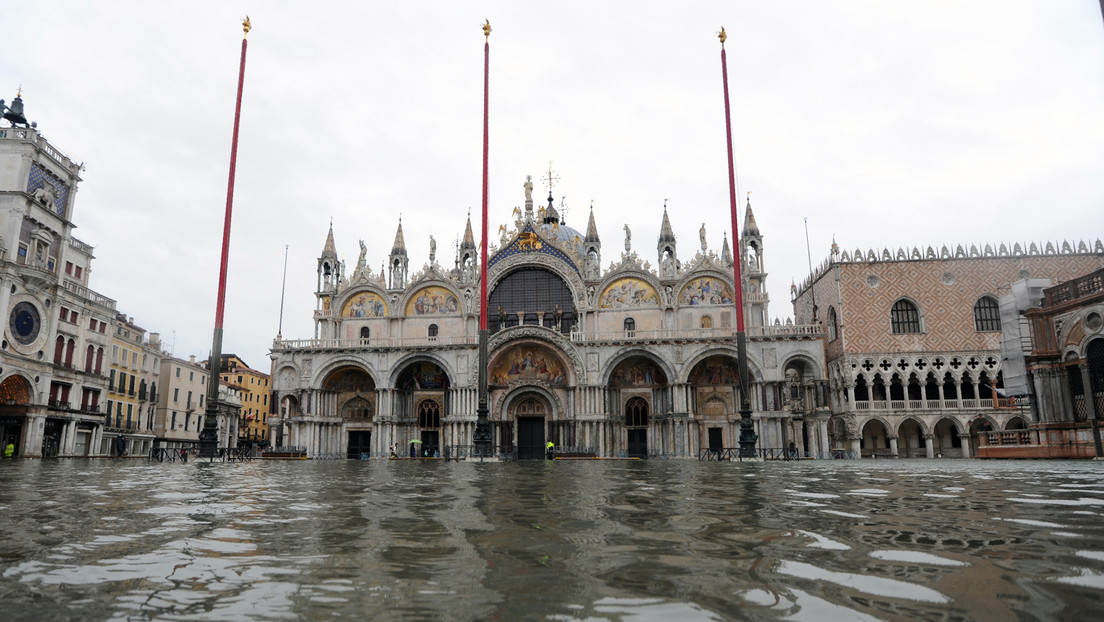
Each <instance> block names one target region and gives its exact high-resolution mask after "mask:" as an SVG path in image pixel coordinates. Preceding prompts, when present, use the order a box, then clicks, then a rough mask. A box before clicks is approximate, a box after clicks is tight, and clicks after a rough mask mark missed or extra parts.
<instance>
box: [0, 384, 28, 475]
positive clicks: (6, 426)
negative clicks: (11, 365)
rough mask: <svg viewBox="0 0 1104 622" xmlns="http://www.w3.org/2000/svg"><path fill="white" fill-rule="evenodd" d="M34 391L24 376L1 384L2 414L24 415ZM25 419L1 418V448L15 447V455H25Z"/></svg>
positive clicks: (0, 401)
mask: <svg viewBox="0 0 1104 622" xmlns="http://www.w3.org/2000/svg"><path fill="white" fill-rule="evenodd" d="M32 395H34V390H33V389H32V388H31V383H30V382H27V379H26V378H24V377H22V376H8V377H7V378H4V381H3V382H0V414H3V415H6V414H17V413H18V414H20V415H22V414H24V413H26V412H27V406H29V405H30V404H31V396H32ZM23 420H24V419H23V417H0V447H7V445H8V443H11V444H12V445H13V446H15V452H14V455H16V456H21V455H23V448H22V444H23V443H22V442H21V441H22V438H23Z"/></svg>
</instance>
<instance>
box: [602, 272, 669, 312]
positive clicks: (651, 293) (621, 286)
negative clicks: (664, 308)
mask: <svg viewBox="0 0 1104 622" xmlns="http://www.w3.org/2000/svg"><path fill="white" fill-rule="evenodd" d="M658 306H659V296H658V295H657V294H656V290H655V288H654V287H652V286H651V284H650V283H648V282H647V281H645V280H644V279H640V278H635V277H625V278H620V279H617V280H616V281H614V282H613V283H610V284H609V285H608V286H607V287H606V289H605V290H603V291H602V296H601V297H600V298H599V299H598V307H599V308H601V309H626V308H631V307H658Z"/></svg>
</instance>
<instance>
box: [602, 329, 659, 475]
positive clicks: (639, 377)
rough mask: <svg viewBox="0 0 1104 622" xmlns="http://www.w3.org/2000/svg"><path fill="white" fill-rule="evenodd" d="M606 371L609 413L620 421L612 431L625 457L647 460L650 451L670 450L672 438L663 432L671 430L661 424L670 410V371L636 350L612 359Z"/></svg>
mask: <svg viewBox="0 0 1104 622" xmlns="http://www.w3.org/2000/svg"><path fill="white" fill-rule="evenodd" d="M607 370H608V371H607V373H606V374H605V378H606V386H607V387H608V396H609V406H608V412H610V413H611V414H613V416H614V418H615V419H614V420H615V421H618V419H619V421H618V424H617V425H615V432H616V433H617V435H618V436H619V439H618V440H619V443H618V444H619V446H620V447H622V448H624V451H625V455H627V456H629V457H636V458H646V457H648V455H649V453H650V452H657V451H668V449H670V450H672V451H673V447H669V445H670V441H671V440H672V436H670V435H668V434H665V433H664V432H670V430H664V429H663V427H664V426H663V425H661V423H660V422H666V420H667V418H668V416H669V415H670V413H671V412H672V410H673V404H672V395H671V389H670V384H669V382H668V378H671V377H672V373H673V370H671V369H670V368H669V367H668V366H667V365H666V363H665V362H664V361H662V360H661V359H659V358H658V357H656V356H655V354H654V353H652V352H650V351H646V350H639V349H631V350H627V351H625V352H622V353H621V354H620V355H619V356H616V357H614V358H613V360H611V361H610V363H609V365H608V367H607ZM618 428H619V429H618Z"/></svg>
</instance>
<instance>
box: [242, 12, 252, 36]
mask: <svg viewBox="0 0 1104 622" xmlns="http://www.w3.org/2000/svg"><path fill="white" fill-rule="evenodd" d="M252 28H253V25H252V24H250V23H249V16H248V15H246V16H245V19H243V20H242V30H244V31H245V34H244V35H242V39H244V38H246V37H248V36H249V31H250V30H251V29H252Z"/></svg>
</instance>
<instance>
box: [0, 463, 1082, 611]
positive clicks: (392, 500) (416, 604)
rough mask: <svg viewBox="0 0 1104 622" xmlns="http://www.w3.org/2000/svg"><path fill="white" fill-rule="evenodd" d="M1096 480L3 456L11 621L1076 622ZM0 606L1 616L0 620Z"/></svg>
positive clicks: (3, 559)
mask: <svg viewBox="0 0 1104 622" xmlns="http://www.w3.org/2000/svg"><path fill="white" fill-rule="evenodd" d="M1101 504H1104V465H1102V464H1099V463H1088V462H1083V463H1039V462H1032V463H1015V462H1002V463H984V462H976V461H961V462H958V461H955V462H951V461H908V460H901V461H888V460H887V461H877V462H867V461H855V462H842V461H841V462H805V463H777V464H776V463H763V464H726V463H698V462H679V461H670V462H612V461H597V462H551V463H550V462H547V461H539V462H517V463H510V464H497V463H495V464H490V463H488V464H477V463H472V464H456V463H443V462H438V461H426V462H415V461H395V462H387V461H366V462H361V461H350V462H294V463H288V462H256V463H251V464H205V463H195V462H193V463H188V464H179V463H170V464H153V465H150V464H146V463H142V462H137V461H131V462H119V461H76V460H70V461H15V462H8V463H3V464H0V514H2V515H3V516H4V517H5V518H4V522H3V525H4V531H3V536H2V537H0V576H2V577H3V579H2V580H0V603H4V607H5V615H6V616H7V619H28V620H30V619H43V618H71V619H90V620H98V619H116V618H126V619H133V620H143V619H166V618H171V619H183V620H187V619H204V620H207V619H234V620H273V619H281V620H282V619H328V618H337V617H343V618H348V617H351V616H357V617H360V618H370V619H384V620H389V619H429V618H435V619H440V618H445V619H465V620H466V619H490V618H499V619H555V620H670V619H679V620H721V619H733V618H743V619H748V618H750V619H777V618H782V619H792V620H824V619H838V618H848V619H857V620H873V619H881V620H890V619H1039V620H1046V619H1079V618H1084V617H1094V616H1095V615H1096V611H1097V609H1098V607H1099V602H1100V601H1101V599H1102V598H1104V525H1102V524H1101V521H1100V511H1101V510H1100V508H1099V506H1100V505H1101ZM13 612H14V613H13Z"/></svg>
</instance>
